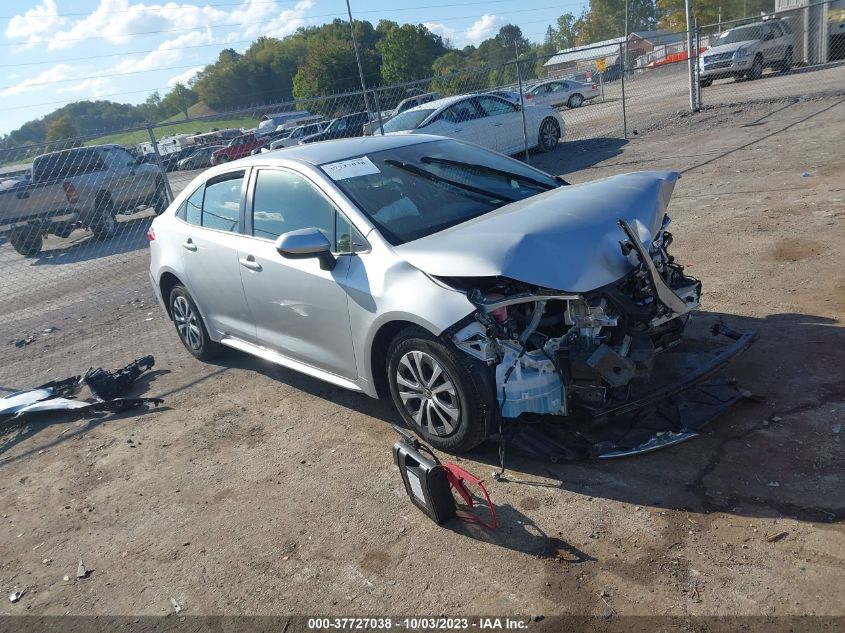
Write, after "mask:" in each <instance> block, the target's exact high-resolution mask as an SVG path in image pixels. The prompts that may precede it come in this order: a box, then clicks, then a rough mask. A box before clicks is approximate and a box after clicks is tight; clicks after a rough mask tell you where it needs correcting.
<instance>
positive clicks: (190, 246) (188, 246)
mask: <svg viewBox="0 0 845 633" xmlns="http://www.w3.org/2000/svg"><path fill="white" fill-rule="evenodd" d="M182 248H184V249H185V250H186V251H191V252H192V253H193V252H194V251H196V250H197V245H196V244H194V242H193V241H192V240H191V238H190V237H189V238H188V239H187V240H185V241H184V242H182Z"/></svg>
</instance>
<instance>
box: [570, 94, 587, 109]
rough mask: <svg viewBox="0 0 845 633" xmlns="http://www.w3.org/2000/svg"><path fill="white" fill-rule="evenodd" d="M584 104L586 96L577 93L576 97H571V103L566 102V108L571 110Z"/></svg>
mask: <svg viewBox="0 0 845 633" xmlns="http://www.w3.org/2000/svg"><path fill="white" fill-rule="evenodd" d="M583 103H584V95H582V94H580V93H577V92H576V93H575V94H574V95H572V96H571V97H569V101H567V102H566V106H567V107H569V108H580V107H581V105H582V104H583Z"/></svg>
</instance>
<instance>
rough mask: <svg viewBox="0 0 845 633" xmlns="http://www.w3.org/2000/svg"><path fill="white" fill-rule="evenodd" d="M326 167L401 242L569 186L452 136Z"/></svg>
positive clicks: (389, 237)
mask: <svg viewBox="0 0 845 633" xmlns="http://www.w3.org/2000/svg"><path fill="white" fill-rule="evenodd" d="M321 167H322V168H323V170H324V171H325V172H326V173H327V174H328V175H329V177H330V178H332V179H333V180H334V181H335V183H336V184H337V186H338V187H339V188H340V189H341V191H343V192H344V193H345V194H346V195H347V196H348V197H349V198H350V199H351V200H352V201H353V202H354V203H355V204H356V205H357V206H358V207H359V208H360V209H361V210H362V211H363V212H364V213H365V214H366V215H367V216H368V217H369V218H370V220H371V221H372V222H373V224H374V225H375V226H376V227H377V228H378V229H379V231H380V232H381V234H382V235H383V236H384V238H385V239H386V240H387V241H388V242H390V243H391V244H393V245H394V246H398V245H399V244H404V243H406V242H411V241H413V240H416V239H419V238H421V237H425V236H427V235H431V234H433V233H437V232H438V231H442V230H444V229H447V228H449V227H450V226H455V225H456V224H461V223H462V222H466V221H467V220H470V219H472V218H475V217H478V216H480V215H484V214H485V213H488V212H490V211H492V210H493V209H496V208H498V207H501V206H503V205H505V204H509V203H510V202H514V201H516V200H522V199H524V198H529V197H531V196H534V195H536V194H538V193H541V192H543V191H548V190H550V189H554V188H556V187H559V186H560V185H561V182H560V181H558V180H555V179H554V178H552V177H551V176H549V175H547V174H545V173H543V172H541V171H539V170H537V169H534V168H532V167H529V166H527V165H524V164H522V163H520V162H518V161H516V160H514V159H512V158H507V157H506V156H501V155H500V154H496V153H494V152H491V151H489V150H486V149H482V148H480V147H474V146H472V145H465V144H463V143H460V142H458V141H452V140H442V141H431V142H427V143H418V144H414V145H406V146H404V147H397V148H394V149H389V150H384V151H381V152H373V153H372V154H367V155H365V156H361V157H358V158H353V159H347V160H341V161H337V162H333V163H326V164H323V165H321Z"/></svg>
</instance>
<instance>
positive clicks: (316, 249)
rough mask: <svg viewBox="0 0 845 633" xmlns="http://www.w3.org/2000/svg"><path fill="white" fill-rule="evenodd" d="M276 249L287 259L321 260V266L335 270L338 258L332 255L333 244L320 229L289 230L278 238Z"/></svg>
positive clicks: (324, 268)
mask: <svg viewBox="0 0 845 633" xmlns="http://www.w3.org/2000/svg"><path fill="white" fill-rule="evenodd" d="M276 251H278V253H279V255H281V256H282V257H284V258H286V259H310V258H312V257H316V258H317V259H319V260H320V268H322V269H323V270H334V266H335V263H336V262H337V260H336V259H335V257H334V255H332V245H331V244H330V243H329V241H328V240H327V239H326V236H325V235H323V234H322V233H320V231H319V230H318V229H299V230H298V231H288V232H287V233H282V234H281V235H280V236H279V237H278V238H276Z"/></svg>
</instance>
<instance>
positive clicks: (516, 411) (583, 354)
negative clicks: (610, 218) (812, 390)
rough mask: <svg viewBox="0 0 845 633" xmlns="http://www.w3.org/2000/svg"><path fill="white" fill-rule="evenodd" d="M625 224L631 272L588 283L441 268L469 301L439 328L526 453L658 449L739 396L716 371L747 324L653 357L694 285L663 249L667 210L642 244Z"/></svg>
mask: <svg viewBox="0 0 845 633" xmlns="http://www.w3.org/2000/svg"><path fill="white" fill-rule="evenodd" d="M634 224H635V222H633V221H632V222H628V221H626V220H624V219H619V220H618V222H617V226H618V231H619V233H618V248H619V249H620V251H621V253H622V255H623V256H624V257H625V258H626V259H627V260H628V263H629V267H630V271H629V272H628V273H627V274H625V275H624V276H623V277H621V278H619V279H617V280H615V281H613V282H612V283H609V284H606V285H604V286H601V287H599V288H595V289H593V290H589V291H583V292H566V291H563V290H557V289H551V288H544V287H540V286H535V285H532V284H530V283H525V282H522V281H516V280H514V279H511V278H508V277H505V276H498V277H465V278H460V277H448V278H444V277H439V279H440V281H442V282H443V283H446V284H448V285H449V286H451V287H453V288H457V289H460V290H462V291H464V292H466V295H467V298H468V299H469V300H470V301H471V302H472V303H473V304H474V305H475V306H476V308H477V310H476V311H475V312H474V313H473V314H471V315H469V316H468V317H467V318H465V319H464V320H462V321H461V322H460V323H458V324H456V325H455V326H454V327H453V328H451V329H450V330H449V331H448V332H446V335H447V336H448V337H450V339H451V341H452V343H453V344H454V345H455V346H456V347H457V348H458V349H460V350H461V351H463V352H464V353H466V354H468V355H470V356H472V357H475V358H477V359H479V360H481V361H483V362H485V363H486V364H487V365H488V366H489V367H490V368H491V371H492V372H494V373H495V384H496V390H497V394H496V395H497V399H498V406H499V412H500V415H501V417H502V418H503V419H505V420H512V419H515V418H520V423H522V422H525V424H510V425H509V428H510V431H509V434H510V436H509V437H508V438H506V439H508V440H509V442H511V443H513V444H516V445H520V444H522V447H523V448H524V449H525V450H527V451H528V452H531V453H534V454H538V453H539V454H541V456H542V457H544V458H547V459H550V460H552V461H557V460H561V459H569V458H572V459H574V458H583V457H593V458H603V457H615V456H622V455H631V454H636V453H642V452H647V451H651V450H656V449H658V448H661V447H663V446H667V445H670V444H675V443H678V442H679V441H682V440H683V439H688V438H690V437H693V436H695V435H696V434H697V432H698V429H699V428H700V427H701V426H703V424H705V423H706V422H707V421H709V420H711V419H712V418H713V417H715V416H716V415H718V413H720V412H721V411H723V410H724V409H725V408H727V406H730V404H733V402H735V401H736V400H737V399H739V397H740V392H739V390H738V389H737V388H736V387H735V385H734V384H733V381H731V380H727V379H724V378H722V377H716V375H717V374H718V372H719V370H721V368H722V367H724V365H726V364H727V363H728V362H730V361H731V360H732V359H733V358H735V357H736V356H737V355H738V354H740V353H741V352H743V351H744V350H745V349H747V348H748V347H749V346H750V345H751V344H752V343H753V341H754V340H755V339H756V333H754V332H750V333H747V334H741V333H737V332H734V331H732V330H730V329H729V328H726V327H720V328H718V329H717V331H714V334H724V335H727V336H728V337H729V338H731V339H733V341H734V343H733V345H731V346H730V347H729V348H728V349H726V350H722V352H721V353H720V354H719V355H718V356H716V357H715V358H710V357H706V356H702V357H700V358H698V359H697V360H696V361H693V362H692V363H689V362H685V363H681V364H682V365H683V367H681V366H679V365H681V364H678V363H675V365H676V366H675V367H672V368H670V369H669V371H664V367H663V365H665V364H661V363H659V362H658V360H659V359H660V358H661V357H662V356H665V353H666V352H667V351H668V350H671V349H673V348H675V347H676V346H678V344H679V343H681V341H682V337H683V334H684V330H685V327H686V325H687V322H688V321H689V319H690V317H691V313H692V312H693V311H695V310H696V309H698V308H699V306H700V298H701V282H700V281H699V280H697V279H695V278H694V277H692V276H690V275H688V274H686V273H685V272H684V268H683V266H681V265H680V264H678V263H677V262H676V261H675V259H674V258H673V257H672V255H670V254H669V250H668V249H669V246H670V245H671V243H672V234H671V233H670V232H669V230H668V226H669V218H668V216H666V215H663V220H662V224H659V227H660V228H659V229H658V230H657V231H656V233H655V234H654V236H653V238H652V239H650V240H649V243H648V244H647V245H646V244H644V243H643V241H642V239H641V237H640V234H641V232H640V231H638V230H637V227H636V226H634ZM645 233H646V234H648V232H647V231H645ZM687 360H688V359H687ZM679 370H680V373H679ZM708 381H709V382H708ZM691 391H694V392H695V398H694V399H695V400H696V404H695V406H693V407H692V409H694V410H695V413H694V414H691V413H690V412H689V411H687V413H686V414H685V415H684V414H682V413H681V409H684V408H686V409H689V408H690V407H686V406H685V405H683V404H680V403H681V400H683V397H684V394H686V395H689V393H688V392H691ZM702 394H703V395H702ZM661 407H662V409H661ZM667 407H668V409H670V410H667ZM549 416H559V417H556V418H555V417H549Z"/></svg>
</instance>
